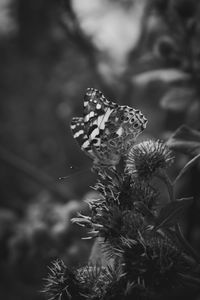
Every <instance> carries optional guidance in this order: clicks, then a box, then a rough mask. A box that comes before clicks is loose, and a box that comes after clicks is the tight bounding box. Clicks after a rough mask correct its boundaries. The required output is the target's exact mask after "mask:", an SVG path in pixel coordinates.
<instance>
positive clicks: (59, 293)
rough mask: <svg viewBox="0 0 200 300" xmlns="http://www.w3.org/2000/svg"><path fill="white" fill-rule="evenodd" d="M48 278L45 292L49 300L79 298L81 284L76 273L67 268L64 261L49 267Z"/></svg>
mask: <svg viewBox="0 0 200 300" xmlns="http://www.w3.org/2000/svg"><path fill="white" fill-rule="evenodd" d="M49 270H50V272H49V274H48V277H47V278H46V279H45V281H46V283H45V286H44V289H43V292H44V293H45V294H46V295H47V297H48V300H61V299H65V300H71V299H72V296H73V297H77V296H78V291H79V290H80V288H79V283H78V281H77V280H76V278H75V275H74V273H73V272H72V271H71V270H70V269H69V268H67V267H66V266H65V264H64V262H63V261H62V260H56V261H54V262H52V265H51V267H49Z"/></svg>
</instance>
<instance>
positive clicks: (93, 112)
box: [71, 88, 147, 166]
mask: <svg viewBox="0 0 200 300" xmlns="http://www.w3.org/2000/svg"><path fill="white" fill-rule="evenodd" d="M146 123H147V120H146V118H145V117H144V116H143V114H142V113H141V112H140V111H139V110H135V109H133V108H131V107H129V106H120V105H118V104H116V103H114V102H111V101H109V100H107V99H106V98H105V97H104V95H103V94H102V93H101V92H100V91H98V90H96V89H92V88H89V89H87V92H86V95H85V97H84V111H83V117H80V118H77V117H75V118H73V119H72V122H71V129H72V133H73V136H74V138H75V139H76V140H77V142H78V144H79V146H80V147H81V149H82V150H83V151H84V152H85V153H86V154H87V155H89V156H90V157H91V158H92V160H93V163H94V165H97V166H98V165H100V166H115V165H117V164H118V163H119V161H120V159H121V157H122V156H124V155H125V154H126V152H127V151H128V150H129V148H130V146H131V145H132V143H133V142H134V141H135V139H136V137H137V136H138V135H139V134H140V133H141V132H142V131H143V130H144V128H145V127H146Z"/></svg>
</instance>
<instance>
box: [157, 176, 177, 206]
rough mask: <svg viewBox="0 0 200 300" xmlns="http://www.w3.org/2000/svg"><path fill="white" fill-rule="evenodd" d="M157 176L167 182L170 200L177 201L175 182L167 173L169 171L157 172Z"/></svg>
mask: <svg viewBox="0 0 200 300" xmlns="http://www.w3.org/2000/svg"><path fill="white" fill-rule="evenodd" d="M156 177H158V178H159V179H160V180H162V181H163V182H164V183H165V185H166V187H167V190H168V193H169V199H170V202H173V201H175V194H174V187H173V183H172V181H171V179H170V178H169V176H168V175H167V173H166V172H165V171H163V172H159V173H158V174H156Z"/></svg>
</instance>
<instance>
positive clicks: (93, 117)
mask: <svg viewBox="0 0 200 300" xmlns="http://www.w3.org/2000/svg"><path fill="white" fill-rule="evenodd" d="M116 107H118V105H117V104H116V103H114V102H111V101H109V100H108V99H106V98H105V97H104V95H103V94H102V93H101V92H100V91H98V90H96V89H93V88H88V89H87V92H86V95H85V97H84V123H85V126H86V132H87V135H88V138H89V141H90V143H91V144H92V145H93V147H95V148H98V147H100V145H101V139H102V136H103V135H104V134H105V127H106V123H107V122H108V119H109V117H110V115H111V114H112V112H113V111H114V110H115V108H116Z"/></svg>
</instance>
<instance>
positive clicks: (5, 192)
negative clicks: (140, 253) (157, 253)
mask: <svg viewBox="0 0 200 300" xmlns="http://www.w3.org/2000/svg"><path fill="white" fill-rule="evenodd" d="M199 16H200V10H199V4H198V1H193V0H190V1H189V0H187V1H186V0H151V1H150V0H84V1H81V0H40V1H34V0H0V66H1V67H0V97H1V101H0V115H1V117H0V191H1V198H0V268H1V272H0V277H1V280H0V282H1V283H0V297H1V299H4V300H12V299H15V300H18V299H19V300H23V299H29V300H31V299H34V300H42V299H45V295H43V294H42V293H40V290H41V289H42V286H43V278H44V277H45V276H46V275H47V273H48V269H47V265H48V264H49V263H50V262H51V261H52V259H55V258H61V259H63V260H64V261H65V263H67V264H68V265H73V266H76V265H80V264H81V263H83V262H85V261H87V259H88V257H89V255H90V250H91V247H92V242H91V241H88V240H81V237H84V236H86V235H87V234H86V232H85V231H84V229H82V230H81V229H80V228H79V227H77V226H76V225H72V224H71V223H70V218H71V217H72V216H74V214H75V213H76V211H78V210H80V209H81V210H82V211H84V212H87V207H86V206H85V205H84V203H83V200H84V199H86V198H90V197H95V196H96V195H95V194H94V192H93V191H92V189H91V188H90V186H92V185H94V183H95V175H94V174H92V173H91V172H90V167H91V162H90V160H89V159H88V158H87V157H86V156H85V155H84V153H82V152H81V151H80V149H79V147H78V146H77V145H76V143H75V141H74V139H73V138H72V135H71V132H70V129H69V124H70V120H71V118H72V117H73V116H81V114H82V107H83V96H84V94H85V90H86V88H87V87H94V88H98V89H100V90H101V91H102V92H103V93H104V94H105V96H106V97H108V99H111V100H113V101H115V102H117V103H118V104H121V105H124V104H126V105H129V106H133V107H134V108H139V109H140V110H141V111H142V112H143V113H144V115H145V116H146V117H147V119H148V126H147V129H146V130H145V132H144V133H143V134H142V136H141V137H140V139H145V138H155V139H157V138H160V139H164V140H166V139H168V137H170V135H171V134H172V133H173V132H174V131H175V130H176V129H177V128H178V127H179V126H181V125H182V124H187V125H188V126H191V127H192V128H193V129H196V130H198V129H199V126H200V118H199V117H200V108H199V102H200V101H199V99H200V98H199V93H200V90H199V86H200V85H199V83H200V48H199V46H200V35H199V33H200V32H199V31H200V22H199V20H200V18H199ZM199 140H200V139H199ZM199 149H200V148H199ZM187 159H188V156H186V155H185V154H181V155H177V159H176V164H175V167H174V169H173V170H172V171H171V175H172V176H175V175H176V174H177V172H178V170H179V169H180V168H181V167H182V166H183V165H184V164H185V163H186V162H187ZM60 177H66V178H64V179H59V178H60ZM199 189H200V187H199V168H198V166H195V167H194V168H193V169H192V170H191V172H190V174H189V175H188V176H185V177H184V182H182V183H181V184H180V187H179V188H178V190H177V193H178V194H179V195H185V196H190V195H192V196H194V197H195V201H194V204H193V206H192V207H191V209H190V210H189V211H188V213H187V215H186V216H185V220H184V223H183V226H184V228H185V235H186V237H187V239H188V240H189V241H190V242H191V243H192V245H193V246H194V247H195V248H196V249H198V250H200V237H199V236H200V221H199V220H200V218H199V213H200V206H199V201H197V200H198V198H199V194H200V193H199V192H200V191H199Z"/></svg>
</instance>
